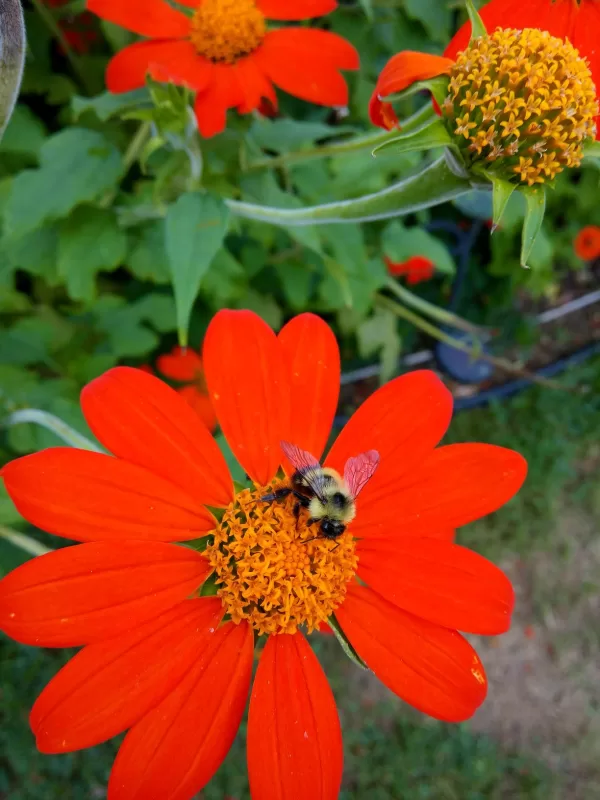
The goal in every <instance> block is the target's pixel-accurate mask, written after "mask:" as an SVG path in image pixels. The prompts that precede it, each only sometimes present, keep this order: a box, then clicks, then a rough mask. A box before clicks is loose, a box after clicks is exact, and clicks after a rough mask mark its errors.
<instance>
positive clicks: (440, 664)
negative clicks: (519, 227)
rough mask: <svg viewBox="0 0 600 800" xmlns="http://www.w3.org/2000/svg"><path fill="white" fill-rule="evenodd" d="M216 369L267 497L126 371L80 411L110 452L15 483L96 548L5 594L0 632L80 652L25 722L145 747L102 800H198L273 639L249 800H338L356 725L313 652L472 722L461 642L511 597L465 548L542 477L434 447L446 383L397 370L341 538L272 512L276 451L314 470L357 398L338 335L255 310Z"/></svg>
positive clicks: (216, 356)
mask: <svg viewBox="0 0 600 800" xmlns="http://www.w3.org/2000/svg"><path fill="white" fill-rule="evenodd" d="M203 364H204V370H205V375H206V380H207V385H208V389H209V392H210V396H211V399H212V401H213V404H214V407H215V411H216V414H217V417H218V419H219V424H220V426H221V429H222V431H223V432H224V434H225V436H226V438H227V441H228V443H229V446H230V448H231V450H232V452H233V453H234V455H235V456H236V458H237V459H238V461H239V462H240V465H241V466H242V467H243V469H244V471H245V472H246V473H247V474H248V475H249V478H250V480H251V484H250V482H249V485H248V486H247V487H246V488H240V487H239V486H234V484H233V482H232V479H231V476H230V474H229V470H228V468H227V465H226V462H225V459H224V457H223V455H222V453H221V451H220V450H219V448H218V446H217V444H216V443H215V441H214V439H213V438H212V436H211V435H210V434H209V432H208V430H207V429H206V427H205V426H204V425H203V424H202V422H201V421H200V419H199V418H198V416H197V415H196V414H195V413H194V412H193V411H192V410H191V409H190V408H189V406H188V405H187V404H186V403H185V402H184V400H183V399H182V398H181V397H180V396H179V395H178V394H177V393H176V392H174V391H173V390H172V389H171V388H170V387H168V386H167V385H166V384H165V383H164V382H162V381H159V380H158V379H157V378H155V377H153V376H151V375H148V374H146V373H145V372H143V371H142V370H139V369H131V368H128V367H118V368H116V369H112V370H109V371H108V372H107V373H105V374H104V375H102V376H101V377H99V378H97V379H96V380H94V381H92V383H90V384H89V385H88V386H87V387H85V389H84V390H83V393H82V407H83V411H84V414H85V416H86V419H87V421H88V423H89V425H90V427H91V429H92V430H93V431H94V433H95V435H96V436H97V438H98V440H99V441H100V442H101V443H102V445H103V446H104V447H105V448H106V449H107V450H109V451H110V452H112V453H113V455H108V454H102V453H93V452H88V451H83V450H77V449H71V448H49V449H47V450H44V451H42V452H40V453H36V454H34V455H30V456H25V457H24V458H20V459H17V460H15V461H13V462H11V463H10V464H8V465H7V466H6V467H4V469H3V470H2V476H3V478H4V481H5V485H6V488H7V491H8V493H9V495H10V496H11V498H12V499H13V501H14V502H15V504H16V506H17V508H18V509H19V511H20V512H21V514H22V515H23V516H24V517H25V518H26V519H28V520H29V521H30V522H31V523H32V524H34V525H36V526H38V527H41V528H45V529H46V530H47V531H49V532H51V533H53V534H55V535H57V536H63V537H66V538H68V539H74V540H76V541H79V542H81V544H77V545H75V546H72V547H66V548H62V549H60V550H57V551H55V552H52V553H48V554H46V555H43V556H40V557H39V558H35V559H33V560H32V561H30V562H28V563H27V564H25V565H23V566H21V567H19V568H18V569H16V570H15V571H14V572H12V573H10V574H9V575H8V576H6V577H5V578H4V579H3V580H2V581H1V582H0V626H1V628H2V629H3V630H4V631H5V632H6V633H8V634H9V635H10V636H12V637H13V638H15V639H16V640H18V641H21V642H24V643H26V644H33V645H38V646H44V647H71V646H75V647H80V646H83V648H82V650H80V652H78V653H77V654H76V655H75V656H74V657H73V659H72V660H71V661H69V662H68V663H67V665H66V666H65V667H64V668H63V669H62V670H61V671H60V672H59V673H58V674H57V675H56V676H55V677H54V678H53V680H52V681H50V683H49V684H48V685H47V686H46V688H45V689H44V690H43V692H42V694H41V695H40V697H39V698H38V699H37V701H36V703H35V705H34V707H33V710H32V712H31V717H30V722H31V726H32V728H33V730H34V733H35V735H36V741H37V745H38V747H39V749H40V750H42V751H43V752H46V753H66V752H71V751H74V750H79V749H81V748H85V747H90V746H92V745H95V744H98V743H100V742H103V741H105V740H106V739H108V738H110V737H112V736H116V735H118V734H119V733H121V732H123V731H125V730H128V733H127V735H126V736H125V738H124V740H123V743H122V745H121V747H120V750H119V753H118V755H117V758H116V761H115V764H114V766H113V770H112V774H111V777H110V781H109V788H108V798H109V800H148V799H149V798H160V800H190V799H191V798H192V797H193V796H194V795H195V794H196V793H197V792H198V791H200V790H201V789H202V787H203V786H204V785H205V784H206V783H207V782H208V781H209V780H210V778H211V777H212V775H213V774H214V773H215V771H216V770H217V769H218V767H219V765H220V764H221V762H222V761H223V759H224V757H225V755H226V753H227V751H228V749H229V747H230V746H231V743H232V741H233V739H234V737H235V734H236V732H237V729H238V726H239V723H240V721H241V719H242V716H243V713H244V708H245V705H246V702H247V698H248V695H249V693H250V685H251V680H252V666H253V651H254V645H255V642H256V640H257V638H258V636H260V635H261V634H268V639H267V641H266V644H265V645H264V648H263V649H262V652H261V655H260V661H259V665H258V669H257V671H256V677H255V679H254V685H253V687H252V691H251V696H250V708H249V717H248V769H249V776H250V787H251V792H252V797H253V800H289V798H302V800H305V798H306V800H308V799H309V798H310V799H311V800H312V798H315V800H316V799H317V798H318V799H319V800H335V798H337V797H338V793H339V787H340V783H341V777H342V764H343V749H342V738H341V729H340V723H339V719H338V715H337V710H336V705H335V700H334V697H333V694H332V692H331V689H330V688H329V685H328V683H327V679H326V677H325V674H324V673H323V670H322V668H321V667H320V665H319V662H318V660H317V658H316V656H315V655H314V654H313V652H312V650H311V648H310V646H309V644H308V641H307V639H306V638H305V634H307V633H309V634H310V633H311V632H312V631H314V630H315V629H318V628H320V627H321V624H322V623H324V622H326V621H329V622H330V623H331V624H332V625H335V626H336V628H337V630H338V632H339V631H343V634H341V633H338V635H340V636H342V635H343V637H345V645H346V646H347V643H348V642H350V644H351V645H352V648H353V649H354V651H355V652H356V653H358V657H359V658H360V659H362V661H363V662H364V663H365V664H366V665H368V667H369V668H370V669H371V670H372V671H373V672H374V673H375V674H376V675H377V676H379V677H380V678H381V680H382V681H383V682H384V683H385V684H386V685H387V686H389V688H390V689H391V690H392V691H393V692H395V693H396V694H398V695H399V696H400V697H402V698H403V699H404V700H405V701H406V702H407V703H410V704H411V705H413V706H415V707H416V708H418V709H420V710H421V711H422V712H424V713H426V714H430V715H432V716H434V717H436V718H438V719H441V720H445V721H447V722H457V721H461V720H464V719H467V718H469V717H470V716H472V714H473V713H474V712H475V710H476V709H477V708H478V706H479V705H481V703H482V702H483V700H484V698H485V695H486V691H487V680H486V677H485V671H484V668H483V665H482V664H481V661H480V660H479V657H478V656H477V653H476V652H475V650H474V649H473V648H472V646H471V645H470V644H469V642H468V641H467V640H466V639H465V638H464V637H463V636H462V635H461V634H460V633H458V631H459V630H461V631H465V632H469V633H478V634H492V635H494V634H498V633H502V632H504V631H506V630H507V629H508V627H509V625H510V616H511V612H512V607H513V603H514V595H513V590H512V587H511V585H510V582H509V580H508V578H507V577H506V576H505V575H504V574H503V573H502V572H501V571H500V570H499V569H498V568H497V567H495V566H494V565H493V564H491V563H490V562H489V561H486V559H484V558H483V557H482V556H480V555H478V554H477V553H474V552H472V551H471V550H468V549H467V548H465V547H461V546H460V545H457V544H455V543H454V541H453V539H454V529H455V528H456V527H457V526H460V525H464V524H466V523H468V522H471V521H473V520H475V519H477V518H479V517H481V516H484V515H485V514H488V513H490V512H491V511H494V510H495V509H497V508H499V507H500V506H502V505H503V504H504V503H506V502H507V501H508V500H509V499H510V498H511V497H512V496H513V495H514V494H515V493H516V492H517V491H518V489H519V488H520V486H521V484H522V483H523V480H524V479H525V474H526V464H525V461H524V459H523V458H522V457H521V456H520V455H519V454H518V453H515V452H513V451H511V450H506V449H504V448H501V447H495V446H492V445H486V444H456V445H448V446H443V447H438V446H437V445H438V444H439V442H440V440H441V439H442V437H443V436H444V434H445V432H446V429H447V427H448V424H449V422H450V417H451V413H452V396H451V394H450V392H448V390H447V389H446V388H445V386H444V385H443V384H442V382H441V381H440V380H439V379H438V378H437V377H436V375H435V374H434V373H433V372H428V371H421V372H414V373H411V374H408V375H403V376H401V377H399V378H397V379H395V380H394V381H391V382H390V383H388V384H386V385H385V386H383V387H382V388H380V389H379V390H378V391H377V392H375V393H374V394H373V395H372V396H371V397H370V398H369V399H368V400H367V401H366V402H365V403H364V404H363V405H362V406H361V408H360V409H358V411H357V412H356V413H355V414H354V416H353V417H352V418H351V420H350V421H349V422H348V424H347V425H346V426H345V428H344V429H343V430H342V432H341V433H340V434H339V436H338V437H337V439H336V441H335V442H334V444H333V446H332V447H331V449H330V450H329V452H328V454H327V456H326V457H325V459H324V464H325V466H326V467H328V468H329V469H332V470H335V471H337V473H342V472H343V473H344V475H345V478H348V483H347V486H346V488H347V489H348V490H349V487H350V486H357V485H358V484H357V474H356V473H355V474H353V472H352V471H353V469H354V467H355V462H354V461H353V457H354V456H357V455H358V454H361V453H362V454H366V453H368V452H370V453H371V455H373V451H376V454H378V458H379V462H378V465H377V468H376V471H375V472H374V473H373V472H371V474H370V475H369V478H370V479H369V480H368V482H363V484H362V485H363V486H364V489H363V490H362V491H360V490H359V491H360V496H358V493H357V497H356V498H355V499H356V509H355V511H356V516H355V517H354V518H353V519H351V520H350V521H348V524H347V528H346V530H344V531H341V532H339V533H336V534H335V536H334V537H333V538H332V537H331V536H326V535H325V534H324V533H321V528H320V527H319V523H318V521H317V523H315V522H314V521H311V519H310V518H309V510H308V509H304V508H299V507H298V496H297V495H296V496H292V495H291V494H290V493H288V494H287V495H285V493H284V494H282V495H280V496H279V497H275V498H274V497H271V498H270V499H267V498H265V495H270V494H272V492H273V491H277V490H278V489H279V490H280V489H281V488H284V489H289V487H290V474H291V472H292V469H291V466H290V462H289V461H288V459H287V457H286V456H284V453H283V451H282V446H281V442H282V440H284V441H287V442H291V443H293V444H294V445H296V446H297V447H299V448H302V449H305V450H307V451H309V452H310V453H311V454H313V455H314V457H315V458H316V459H317V460H318V461H319V462H320V461H321V458H322V454H323V451H324V449H325V445H326V443H327V440H328V438H329V435H330V431H331V424H332V421H333V418H334V414H335V410H336V407H337V402H338V394H339V387H340V358H339V351H338V347H337V343H336V341H335V338H334V336H333V334H332V332H331V330H330V329H329V328H328V327H327V325H326V324H325V323H324V322H323V321H322V320H320V319H319V318H318V317H315V316H314V315H312V314H303V315H301V316H299V317H296V318H295V319H293V320H291V321H290V322H289V323H288V324H287V325H285V326H284V328H283V329H282V330H281V331H280V333H279V335H277V336H276V335H275V333H274V332H273V331H272V330H271V329H270V328H269V327H268V326H267V325H266V323H265V322H263V321H262V320H261V319H260V318H259V317H257V316H256V315H255V314H253V313H251V312H247V311H221V312H219V313H218V314H217V315H216V317H215V318H214V319H213V321H212V322H211V324H210V326H209V328H208V331H207V334H206V338H205V342H204V349H203ZM373 457H374V456H373ZM349 463H350V464H351V465H354V466H352V467H351V469H350V470H349V471H348V472H347V471H346V468H347V467H348V464H349ZM371 463H374V462H371ZM319 469H320V468H319ZM327 474H329V475H330V476H331V475H332V473H331V472H329V473H327ZM360 480H361V478H360V475H358V482H359V483H360ZM310 513H311V514H312V513H313V511H312V506H311V510H310ZM177 542H179V543H182V544H176V543H177ZM186 545H187V546H186ZM211 575H212V576H213V577H212V584H211V583H210V582H209V587H208V590H205V589H204V588H203V587H205V583H206V582H207V580H208V579H209V577H210V576H211ZM215 592H216V596H214V593H215ZM211 595H212V596H211ZM275 775H276V776H277V781H274V778H273V776H275Z"/></svg>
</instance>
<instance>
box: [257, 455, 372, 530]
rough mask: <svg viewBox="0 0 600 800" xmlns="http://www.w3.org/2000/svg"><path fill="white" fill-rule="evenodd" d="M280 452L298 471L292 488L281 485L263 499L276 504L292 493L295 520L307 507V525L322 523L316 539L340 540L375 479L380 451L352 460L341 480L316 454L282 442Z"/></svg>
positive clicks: (294, 475) (337, 473)
mask: <svg viewBox="0 0 600 800" xmlns="http://www.w3.org/2000/svg"><path fill="white" fill-rule="evenodd" d="M281 449H282V451H283V453H284V455H285V456H287V458H288V459H289V460H290V462H291V464H292V466H293V467H294V470H295V472H294V473H293V475H292V477H291V478H290V485H289V486H282V487H281V489H277V490H276V491H274V492H272V493H271V494H266V495H264V497H261V498H260V499H261V500H262V501H265V502H273V501H274V500H284V499H285V498H286V497H289V495H290V494H293V495H294V497H295V498H296V504H295V506H294V515H295V516H296V518H298V517H299V515H300V510H301V509H302V508H306V509H308V515H309V518H308V522H307V524H308V525H313V524H314V523H316V522H318V523H320V525H319V530H320V534H319V536H318V537H315V538H319V537H323V538H325V539H337V538H338V536H341V535H342V533H344V531H345V530H346V527H347V526H348V525H349V523H350V522H352V520H353V519H354V517H355V516H356V503H355V500H356V498H357V497H358V495H359V493H360V492H361V490H362V489H363V488H364V487H365V485H366V484H367V482H368V481H369V480H370V479H371V478H372V477H373V474H374V473H375V470H376V469H377V466H378V464H379V453H378V452H377V450H367V452H365V453H361V454H360V455H358V456H354V457H353V458H349V459H348V461H346V464H345V466H344V475H343V477H342V476H341V475H340V474H339V472H337V471H336V470H334V469H331V468H330V467H322V466H321V465H320V464H319V462H318V461H317V459H316V458H315V457H314V456H313V455H311V454H310V453H308V452H307V451H306V450H301V449H300V448H299V447H297V446H296V445H294V444H290V442H281ZM306 541H311V540H310V539H309V540H306Z"/></svg>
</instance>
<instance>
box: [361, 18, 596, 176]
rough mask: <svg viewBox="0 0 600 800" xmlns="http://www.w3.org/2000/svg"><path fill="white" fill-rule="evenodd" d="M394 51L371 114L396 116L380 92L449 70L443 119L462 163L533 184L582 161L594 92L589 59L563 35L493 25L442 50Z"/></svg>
mask: <svg viewBox="0 0 600 800" xmlns="http://www.w3.org/2000/svg"><path fill="white" fill-rule="evenodd" d="M424 58H425V59H426V63H425V62H424V61H423V59H419V60H418V61H417V60H415V59H414V58H413V57H412V54H407V53H404V54H402V53H401V54H399V55H398V56H395V57H394V58H393V59H392V60H391V61H390V62H389V64H388V65H387V66H386V68H385V69H384V70H383V72H382V74H381V76H380V78H379V81H378V84H377V87H376V89H375V93H374V95H373V98H372V100H371V118H372V120H373V121H374V122H376V123H377V124H380V125H382V126H383V127H391V126H392V125H393V124H397V119H395V115H394V113H393V111H392V110H391V106H390V105H389V103H386V102H385V100H382V97H383V96H384V95H386V94H387V95H390V94H393V93H395V92H399V91H402V90H404V89H406V88H407V87H408V86H410V84H411V83H413V82H414V81H415V80H417V79H419V80H421V79H424V78H432V77H434V76H436V75H448V78H449V81H448V93H447V95H446V98H445V100H444V101H443V102H442V103H441V114H442V120H443V122H444V124H445V126H446V128H447V130H448V133H449V134H450V137H451V141H452V142H453V143H454V146H455V147H456V148H458V151H459V152H460V154H461V157H462V161H463V163H464V164H465V166H466V168H467V169H469V170H470V171H472V172H475V173H477V172H480V173H481V174H484V173H485V174H486V175H488V176H495V177H498V178H502V179H504V180H507V181H511V182H513V183H522V184H527V185H528V186H533V185H534V184H537V183H544V182H546V181H551V180H553V179H554V178H555V177H556V175H558V174H559V173H560V172H562V170H563V169H564V168H565V167H575V166H579V164H580V163H581V159H582V157H583V145H584V144H585V143H586V142H587V141H591V140H593V139H594V137H595V136H596V117H597V115H598V111H599V109H598V98H597V95H596V88H595V86H594V83H593V81H592V75H591V71H590V68H589V64H588V62H587V61H586V59H585V58H583V57H582V56H580V54H579V53H578V51H577V50H576V49H575V48H574V47H573V45H572V44H571V43H570V42H569V41H566V40H562V39H559V38H557V37H554V36H551V35H550V34H549V33H548V32H547V31H541V30H538V29H536V28H528V29H525V30H517V29H500V28H499V29H498V30H496V31H495V32H494V33H491V34H489V35H486V36H480V37H478V38H476V39H474V40H473V41H471V42H470V43H469V44H468V45H467V47H466V48H465V49H464V50H463V51H461V52H460V53H458V56H457V58H456V61H455V62H454V63H453V62H452V61H450V60H449V59H448V58H446V57H437V56H426V57H424Z"/></svg>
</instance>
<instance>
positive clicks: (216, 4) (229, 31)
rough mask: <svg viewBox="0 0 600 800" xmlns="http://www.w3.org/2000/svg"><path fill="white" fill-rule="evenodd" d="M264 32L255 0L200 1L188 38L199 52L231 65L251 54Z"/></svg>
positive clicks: (217, 61)
mask: <svg viewBox="0 0 600 800" xmlns="http://www.w3.org/2000/svg"><path fill="white" fill-rule="evenodd" d="M266 32H267V27H266V22H265V18H264V15H263V14H262V12H261V11H260V10H259V9H258V8H257V7H256V3H255V0H203V2H202V3H201V4H200V5H199V7H198V9H197V10H196V12H195V14H194V16H193V18H192V31H191V40H192V44H193V45H194V47H195V48H196V50H197V52H198V53H199V54H200V55H203V56H206V58H208V59H210V60H211V61H214V62H215V63H224V64H234V63H235V62H236V61H238V59H240V58H244V56H248V55H250V53H253V52H254V51H255V50H256V48H257V47H258V46H259V45H260V44H261V42H262V40H263V39H264V37H265V34H266Z"/></svg>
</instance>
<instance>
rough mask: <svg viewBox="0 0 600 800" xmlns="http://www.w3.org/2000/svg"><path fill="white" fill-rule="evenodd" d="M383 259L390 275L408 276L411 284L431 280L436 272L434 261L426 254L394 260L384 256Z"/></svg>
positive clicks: (407, 280)
mask: <svg viewBox="0 0 600 800" xmlns="http://www.w3.org/2000/svg"><path fill="white" fill-rule="evenodd" d="M383 260H384V261H385V265H386V267H387V269H388V272H389V273H390V275H393V276H394V277H395V278H399V277H406V282H407V283H408V284H410V285H411V286H414V285H415V284H417V283H422V282H423V281H429V280H431V278H433V275H434V273H435V265H434V263H433V261H430V260H429V259H428V258H425V256H411V257H410V258H408V259H407V260H406V261H392V260H391V258H388V257H387V256H384V257H383Z"/></svg>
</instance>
